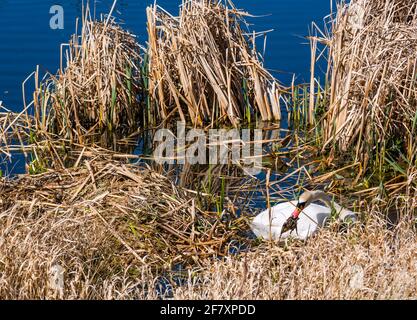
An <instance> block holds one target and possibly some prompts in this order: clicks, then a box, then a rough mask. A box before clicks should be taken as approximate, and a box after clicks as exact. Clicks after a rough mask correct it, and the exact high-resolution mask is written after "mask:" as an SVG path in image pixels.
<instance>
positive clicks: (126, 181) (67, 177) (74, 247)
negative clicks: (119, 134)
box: [0, 155, 247, 276]
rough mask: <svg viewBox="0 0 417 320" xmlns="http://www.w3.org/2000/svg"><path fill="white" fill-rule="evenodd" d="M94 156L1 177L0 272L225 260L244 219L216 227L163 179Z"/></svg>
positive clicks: (214, 219) (107, 269)
mask: <svg viewBox="0 0 417 320" xmlns="http://www.w3.org/2000/svg"><path fill="white" fill-rule="evenodd" d="M100 157H101V158H102V155H101V156H98V157H95V158H96V159H97V160H94V159H90V160H84V161H81V164H82V166H80V165H79V163H80V161H78V162H77V163H76V164H75V166H74V168H71V169H66V170H61V171H48V172H46V173H43V174H38V175H23V176H20V177H19V178H17V179H14V180H6V179H5V178H2V181H1V190H0V214H1V216H2V218H1V219H0V221H1V222H0V236H1V241H0V245H1V252H2V254H1V259H0V261H1V263H2V265H3V266H2V267H1V268H2V272H6V273H8V274H9V275H11V274H12V273H15V272H19V271H18V270H19V268H20V266H21V265H24V264H25V263H29V261H30V263H31V264H38V265H37V266H33V268H34V269H36V268H38V267H39V268H41V270H37V271H36V272H42V270H43V269H42V268H44V267H46V265H47V264H48V263H58V264H59V265H60V266H62V267H63V268H64V269H66V270H67V271H68V272H71V271H74V270H73V268H74V265H75V264H77V263H78V264H81V265H84V267H85V268H86V269H85V270H88V272H92V273H99V274H101V273H108V274H109V275H112V276H114V275H115V274H117V273H118V272H122V273H123V272H125V271H126V270H130V269H132V268H134V267H135V266H136V267H138V266H146V267H149V268H152V269H154V270H161V269H168V270H169V269H170V268H173V267H174V266H176V265H182V266H183V267H186V266H189V265H192V264H197V265H198V262H199V260H200V259H201V258H203V257H210V256H213V257H219V256H223V255H227V254H228V253H229V251H228V250H229V245H230V243H231V241H232V240H233V241H236V240H239V239H240V238H241V236H239V229H240V230H242V229H245V226H247V224H246V222H245V221H244V219H233V220H230V221H228V222H222V221H221V220H220V219H219V217H218V216H217V215H216V214H214V215H213V214H210V213H206V212H203V211H202V210H200V208H199V206H198V205H197V201H196V200H195V195H193V194H191V193H189V192H187V191H186V190H185V189H182V188H178V187H176V186H175V185H173V183H172V182H171V181H170V180H169V179H168V178H166V177H164V176H163V175H161V174H158V173H156V172H155V171H152V170H150V169H148V168H146V167H145V166H141V165H129V164H126V163H122V162H118V161H111V160H109V159H107V160H100ZM80 159H81V157H80ZM84 159H86V158H84ZM102 159H103V158H102ZM4 266H5V267H4ZM43 271H45V270H43ZM28 272H30V270H28ZM16 276H17V275H16Z"/></svg>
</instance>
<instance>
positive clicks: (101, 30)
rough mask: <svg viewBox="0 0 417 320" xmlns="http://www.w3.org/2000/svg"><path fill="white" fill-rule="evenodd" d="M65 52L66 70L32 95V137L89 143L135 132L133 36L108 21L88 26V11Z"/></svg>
mask: <svg viewBox="0 0 417 320" xmlns="http://www.w3.org/2000/svg"><path fill="white" fill-rule="evenodd" d="M68 47H69V48H68V50H67V52H66V58H67V66H66V68H65V69H63V70H62V69H61V70H60V71H59V73H58V75H56V76H51V77H50V79H48V81H46V82H45V83H42V84H41V85H39V87H38V88H37V90H36V92H35V94H34V103H35V105H34V109H35V119H36V131H37V132H44V133H53V134H55V135H57V136H58V137H60V138H64V139H67V140H70V141H71V142H74V143H91V141H94V140H98V141H100V140H99V138H97V136H98V137H101V136H102V135H103V134H107V135H110V136H111V135H112V134H119V135H123V136H126V135H128V134H130V133H131V132H132V131H135V130H137V129H138V127H139V125H140V120H142V119H143V114H142V113H143V108H142V106H141V103H140V101H139V100H140V96H141V95H143V92H142V89H143V88H142V80H141V79H142V77H141V71H140V68H141V63H142V57H141V47H140V46H139V44H138V43H137V42H136V38H135V36H134V35H132V34H130V33H129V32H127V31H125V30H123V29H122V28H120V27H119V26H118V25H117V24H116V23H115V20H114V19H113V18H110V19H106V20H105V21H94V20H92V19H91V16H90V12H89V9H88V7H87V9H86V11H85V13H84V18H83V22H82V29H81V34H80V35H78V34H75V35H73V37H72V39H71V41H70V42H69V44H68ZM61 59H62V57H61ZM102 144H103V145H106V137H105V138H104V143H102Z"/></svg>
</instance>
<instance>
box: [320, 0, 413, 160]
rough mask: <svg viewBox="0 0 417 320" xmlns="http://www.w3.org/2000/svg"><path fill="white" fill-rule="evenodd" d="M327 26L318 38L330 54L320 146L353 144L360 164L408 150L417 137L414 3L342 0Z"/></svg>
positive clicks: (344, 147)
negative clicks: (389, 152)
mask: <svg viewBox="0 0 417 320" xmlns="http://www.w3.org/2000/svg"><path fill="white" fill-rule="evenodd" d="M328 28H329V29H330V30H332V33H331V35H330V36H328V37H326V38H322V39H319V41H320V42H322V43H325V44H326V45H327V46H328V50H329V54H328V57H329V59H330V61H329V70H328V73H329V76H330V105H329V106H328V110H327V112H326V114H325V117H324V122H323V125H324V130H323V138H324V147H328V148H330V149H332V150H333V151H336V149H335V148H337V149H338V150H340V151H342V152H345V151H347V150H353V151H354V152H355V155H356V159H357V160H360V161H361V162H362V163H363V164H364V166H365V167H366V165H367V163H368V160H369V159H375V157H379V158H380V159H379V160H380V161H381V159H382V161H381V162H384V159H385V151H387V150H392V149H399V150H400V152H402V153H404V154H405V155H408V154H409V153H410V150H411V149H410V148H409V146H410V144H412V143H413V140H415V139H416V137H417V131H416V130H415V119H416V115H417V84H416V74H417V36H416V35H417V3H416V2H415V1H412V0H394V1H392V0H384V1H378V0H368V1H365V0H352V1H350V3H349V4H346V3H345V2H344V1H342V2H341V3H339V5H338V9H337V13H336V14H335V16H333V17H332V19H331V20H330V22H329V25H328ZM315 40H316V39H315ZM313 49H314V48H313ZM394 156H395V155H394Z"/></svg>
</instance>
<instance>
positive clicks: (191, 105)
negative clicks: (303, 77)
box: [147, 0, 284, 126]
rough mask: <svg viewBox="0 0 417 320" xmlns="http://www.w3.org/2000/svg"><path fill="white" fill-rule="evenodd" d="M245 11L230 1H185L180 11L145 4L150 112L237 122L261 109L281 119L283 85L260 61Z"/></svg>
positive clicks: (261, 112)
mask: <svg viewBox="0 0 417 320" xmlns="http://www.w3.org/2000/svg"><path fill="white" fill-rule="evenodd" d="M247 15H248V14H247V13H245V12H243V11H240V10H237V9H236V8H235V7H234V6H233V4H232V3H231V2H230V1H227V2H226V3H224V4H223V2H222V1H211V0H192V1H183V3H182V6H181V9H180V13H179V16H178V17H175V16H173V15H171V14H170V13H168V12H167V11H165V10H164V9H162V8H161V7H159V6H156V5H155V6H151V7H149V8H148V9H147V17H148V34H149V48H148V59H149V68H148V69H149V93H150V98H151V99H150V105H149V106H148V107H149V108H150V110H149V111H150V112H149V113H150V116H149V117H150V118H151V120H153V121H155V120H157V119H162V120H168V119H169V118H172V117H174V116H176V117H178V118H180V119H181V120H183V121H186V120H190V121H192V123H193V124H194V125H202V124H211V125H213V124H214V123H228V124H232V125H234V126H236V125H237V124H238V123H239V122H240V121H243V120H246V121H250V119H251V116H253V115H254V114H255V113H256V114H259V116H260V118H261V119H262V120H279V119H280V117H281V113H280V100H281V94H282V92H283V90H284V89H283V88H282V87H281V85H280V84H278V82H277V81H276V80H275V79H274V77H273V76H272V75H271V74H270V73H269V72H268V71H267V70H266V69H265V68H264V67H263V64H262V62H261V59H260V57H259V54H258V53H257V51H256V47H255V37H256V34H255V33H254V34H253V37H251V36H250V35H245V33H244V32H243V31H242V29H241V23H242V20H243V18H244V17H245V16H247Z"/></svg>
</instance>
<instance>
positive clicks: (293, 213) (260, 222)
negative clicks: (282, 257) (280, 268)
mask: <svg viewBox="0 0 417 320" xmlns="http://www.w3.org/2000/svg"><path fill="white" fill-rule="evenodd" d="M314 201H322V202H324V203H325V204H326V205H327V207H324V206H321V205H318V204H315V203H313V202H314ZM332 207H333V208H334V209H335V210H336V212H337V213H338V219H339V220H341V221H347V220H350V221H356V220H357V217H356V214H355V213H354V212H352V211H349V210H347V209H345V208H342V207H341V206H339V205H338V204H337V203H335V202H334V201H332V199H331V198H330V197H329V196H328V195H327V194H326V193H325V192H323V191H321V190H317V191H306V192H304V193H303V194H302V195H301V196H300V198H299V199H298V201H289V202H284V203H280V204H277V205H276V206H274V207H272V208H271V214H270V213H269V209H267V210H265V211H263V212H261V213H260V214H259V215H257V216H256V217H255V218H254V219H253V221H252V223H251V229H252V231H253V232H254V233H255V235H256V236H257V237H262V238H264V239H267V240H269V239H271V238H272V239H273V240H278V239H286V238H294V239H300V240H306V239H307V238H308V237H310V236H312V235H313V234H314V233H316V232H317V230H318V229H319V228H320V227H322V226H323V225H324V224H325V222H326V219H327V218H328V217H330V214H331V209H330V208H332ZM270 220H271V222H270ZM283 226H284V227H283ZM281 230H282V231H283V232H281Z"/></svg>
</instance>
